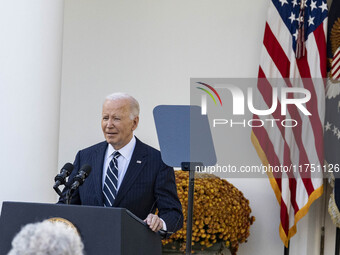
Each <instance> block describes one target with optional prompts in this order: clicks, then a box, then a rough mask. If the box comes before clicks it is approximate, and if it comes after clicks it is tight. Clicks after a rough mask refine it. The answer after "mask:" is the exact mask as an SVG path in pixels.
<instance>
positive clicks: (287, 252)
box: [283, 241, 290, 255]
mask: <svg viewBox="0 0 340 255" xmlns="http://www.w3.org/2000/svg"><path fill="white" fill-rule="evenodd" d="M289 244H290V241H288V246H287V247H286V246H283V247H284V253H283V254H284V255H289Z"/></svg>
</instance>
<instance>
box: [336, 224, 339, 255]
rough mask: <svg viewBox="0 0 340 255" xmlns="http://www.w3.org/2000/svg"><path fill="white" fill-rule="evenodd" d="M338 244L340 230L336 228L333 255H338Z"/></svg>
mask: <svg viewBox="0 0 340 255" xmlns="http://www.w3.org/2000/svg"><path fill="white" fill-rule="evenodd" d="M339 243H340V228H336V237H335V255H339V248H340V246H339Z"/></svg>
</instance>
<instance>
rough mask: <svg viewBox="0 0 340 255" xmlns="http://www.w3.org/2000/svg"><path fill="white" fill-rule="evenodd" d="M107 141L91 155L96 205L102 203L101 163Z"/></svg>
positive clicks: (102, 162)
mask: <svg viewBox="0 0 340 255" xmlns="http://www.w3.org/2000/svg"><path fill="white" fill-rule="evenodd" d="M107 145H108V144H107V142H103V143H101V144H100V145H99V146H98V148H97V150H96V151H95V155H94V157H93V167H94V169H93V170H94V171H93V170H92V171H93V172H94V173H93V174H95V176H94V190H95V194H96V199H97V202H98V205H100V206H102V205H103V191H102V176H103V165H104V156H105V152H106V148H107Z"/></svg>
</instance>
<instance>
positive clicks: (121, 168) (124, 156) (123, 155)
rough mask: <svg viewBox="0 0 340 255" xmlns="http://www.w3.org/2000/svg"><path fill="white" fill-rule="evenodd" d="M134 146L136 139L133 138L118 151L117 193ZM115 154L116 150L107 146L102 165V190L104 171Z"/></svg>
mask: <svg viewBox="0 0 340 255" xmlns="http://www.w3.org/2000/svg"><path fill="white" fill-rule="evenodd" d="M135 146H136V138H135V137H134V136H133V137H132V139H131V140H130V142H129V143H128V144H127V145H125V146H124V147H123V148H121V149H120V150H118V151H119V153H120V156H119V157H118V158H117V163H118V183H117V184H118V187H117V193H118V190H119V187H120V185H121V184H122V181H123V179H124V176H125V173H126V170H127V168H128V166H129V163H130V160H131V157H132V153H133V151H134V149H135ZM115 152H116V150H115V149H114V148H113V146H112V145H111V144H109V145H108V146H107V149H106V152H105V158H104V164H103V178H102V188H104V183H105V178H106V171H107V169H108V167H109V164H110V162H111V160H112V158H113V154H114V153H115Z"/></svg>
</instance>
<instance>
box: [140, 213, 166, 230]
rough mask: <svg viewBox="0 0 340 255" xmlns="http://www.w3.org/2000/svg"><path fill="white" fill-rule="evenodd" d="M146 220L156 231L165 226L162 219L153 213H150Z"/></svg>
mask: <svg viewBox="0 0 340 255" xmlns="http://www.w3.org/2000/svg"><path fill="white" fill-rule="evenodd" d="M144 222H146V223H147V224H148V225H149V227H150V228H151V230H152V231H154V232H157V231H158V230H160V229H162V228H163V222H162V221H161V219H160V218H159V217H158V216H157V215H155V214H152V213H150V214H149V215H148V217H146V219H145V220H144Z"/></svg>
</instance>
